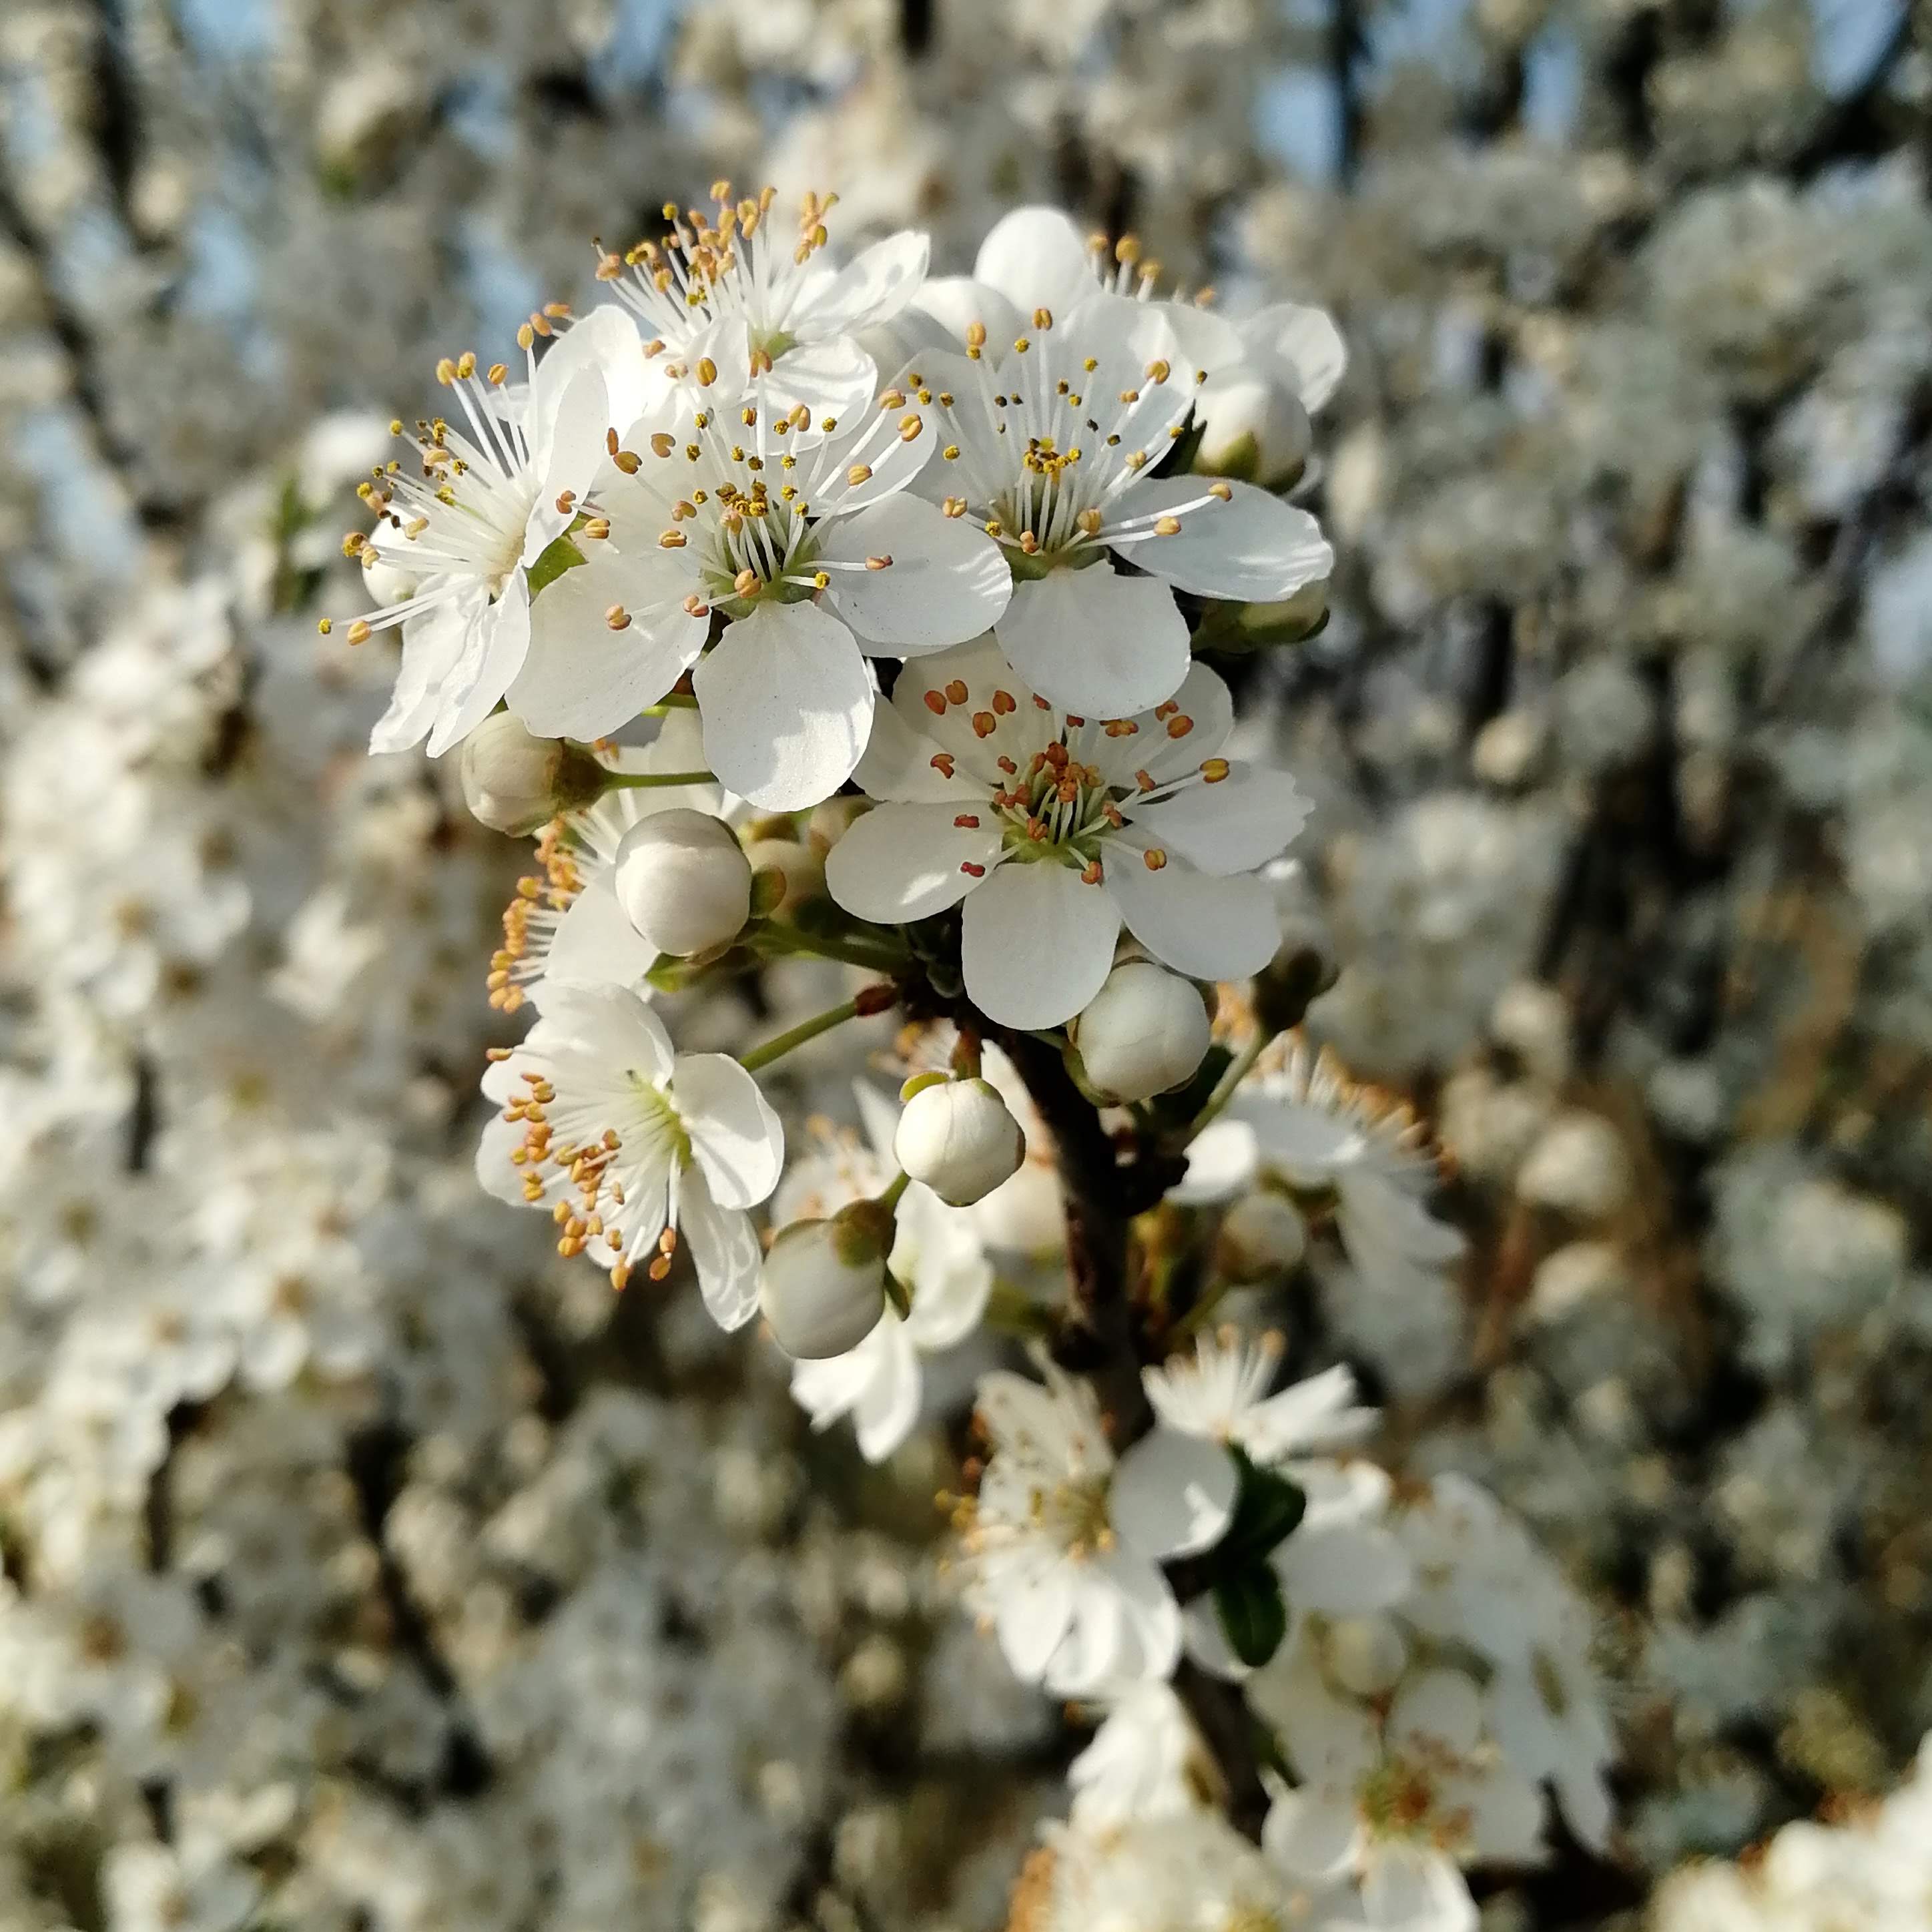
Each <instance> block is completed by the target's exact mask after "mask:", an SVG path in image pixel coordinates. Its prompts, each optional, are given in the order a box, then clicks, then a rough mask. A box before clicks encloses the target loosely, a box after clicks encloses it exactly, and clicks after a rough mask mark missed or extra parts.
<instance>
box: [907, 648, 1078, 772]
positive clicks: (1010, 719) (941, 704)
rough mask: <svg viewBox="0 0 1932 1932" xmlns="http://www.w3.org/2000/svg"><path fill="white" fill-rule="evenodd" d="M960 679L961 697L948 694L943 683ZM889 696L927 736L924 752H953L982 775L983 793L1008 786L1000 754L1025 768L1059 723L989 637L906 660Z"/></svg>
mask: <svg viewBox="0 0 1932 1932" xmlns="http://www.w3.org/2000/svg"><path fill="white" fill-rule="evenodd" d="M956 685H965V688H966V695H965V697H964V698H963V699H954V698H951V697H948V696H947V691H948V690H949V689H950V688H953V687H954V686H956ZM1009 698H1010V699H1011V700H1013V702H1012V703H1011V705H1009V704H1008V703H1007V700H1008V699H1009ZM1043 703H1044V700H1041V701H1040V702H1038V703H1037V702H1036V701H1035V700H1034V694H1033V691H1032V689H1031V687H1030V686H1029V685H1028V683H1027V682H1026V681H1025V679H1023V678H1022V677H1020V676H1017V675H1016V673H1015V671H1014V670H1013V667H1012V666H1011V665H1010V664H1008V663H1007V659H1006V657H1005V655H1004V653H1003V652H1001V649H1000V646H999V643H998V640H997V639H996V638H994V637H981V638H977V639H975V640H974V642H972V643H970V644H961V645H959V646H956V647H955V648H954V649H952V650H950V651H941V652H939V653H938V655H935V656H932V657H929V658H919V659H918V660H917V661H916V662H914V663H911V664H907V667H906V668H905V670H904V673H902V674H901V676H900V678H899V679H898V682H897V683H896V684H895V685H893V686H892V708H893V709H895V711H897V712H898V714H899V715H900V716H901V718H904V721H905V722H906V724H907V726H908V727H909V728H910V729H911V730H913V731H915V732H917V733H919V734H921V735H922V736H924V737H926V739H929V740H930V741H931V742H930V743H929V745H928V746H927V757H928V758H929V759H930V757H932V754H933V753H934V752H935V751H947V752H949V753H950V754H952V757H953V760H954V762H955V763H956V764H957V766H958V767H959V770H960V771H961V772H965V773H968V774H970V775H971V776H972V777H973V778H975V779H977V780H978V781H980V793H981V795H982V796H984V795H985V793H986V792H987V791H989V790H1004V788H1005V786H1006V784H1007V776H1008V774H1007V772H1006V771H1005V770H1004V769H1003V768H1002V767H1001V764H1000V763H999V760H1001V758H1002V757H1006V758H1009V759H1010V760H1012V762H1013V764H1015V765H1016V766H1019V768H1020V769H1022V770H1024V769H1025V768H1026V767H1027V766H1028V764H1029V763H1031V761H1032V758H1033V756H1034V753H1035V752H1036V751H1043V750H1044V749H1045V748H1046V745H1047V744H1048V743H1049V742H1050V741H1051V739H1052V738H1053V736H1054V735H1055V732H1056V730H1058V724H1059V720H1058V718H1057V717H1056V716H1055V715H1054V713H1053V712H1052V711H1051V710H1050V709H1042V704H1043ZM989 720H990V728H986V727H988V725H989ZM983 729H984V730H985V731H986V735H985V736H981V732H982V730H983Z"/></svg>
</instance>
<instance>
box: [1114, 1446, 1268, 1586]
mask: <svg viewBox="0 0 1932 1932" xmlns="http://www.w3.org/2000/svg"><path fill="white" fill-rule="evenodd" d="M1239 1487H1241V1484H1240V1478H1239V1476H1238V1474H1237V1472H1236V1470H1235V1459H1234V1458H1233V1457H1232V1456H1230V1455H1229V1454H1228V1452H1227V1451H1226V1450H1225V1449H1224V1448H1222V1447H1221V1445H1220V1444H1219V1443H1218V1442H1208V1441H1206V1440H1204V1439H1202V1437H1200V1436H1184V1435H1182V1434H1181V1433H1180V1432H1179V1431H1178V1430H1172V1429H1166V1428H1160V1429H1156V1430H1154V1431H1153V1432H1152V1433H1151V1434H1148V1435H1146V1436H1142V1438H1141V1439H1140V1440H1139V1442H1136V1444H1135V1445H1133V1448H1130V1449H1129V1450H1128V1451H1127V1453H1126V1454H1124V1456H1122V1457H1121V1460H1120V1463H1119V1465H1118V1467H1117V1468H1116V1469H1115V1471H1114V1481H1113V1487H1112V1488H1111V1489H1110V1490H1109V1491H1108V1493H1107V1514H1108V1516H1109V1519H1110V1520H1111V1521H1112V1523H1113V1526H1114V1527H1115V1529H1117V1530H1118V1531H1119V1532H1120V1533H1121V1537H1122V1538H1124V1540H1125V1541H1126V1542H1127V1544H1128V1546H1129V1547H1130V1548H1132V1549H1133V1550H1136V1551H1138V1552H1139V1553H1140V1554H1141V1555H1142V1556H1151V1557H1160V1558H1166V1557H1170V1556H1196V1555H1198V1554H1199V1553H1200V1552H1201V1551H1202V1550H1209V1549H1211V1548H1213V1547H1214V1545H1215V1544H1217V1543H1218V1542H1220V1540H1221V1538H1222V1537H1223V1535H1226V1532H1227V1528H1228V1526H1229V1523H1231V1522H1232V1521H1233V1520H1234V1515H1235V1492H1236V1490H1238V1488H1239Z"/></svg>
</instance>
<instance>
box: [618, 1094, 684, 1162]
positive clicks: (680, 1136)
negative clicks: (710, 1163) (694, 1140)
mask: <svg viewBox="0 0 1932 1932" xmlns="http://www.w3.org/2000/svg"><path fill="white" fill-rule="evenodd" d="M626 1077H627V1078H628V1079H629V1081H630V1083H631V1088H632V1089H633V1091H634V1092H635V1093H636V1094H637V1098H638V1099H639V1100H640V1101H642V1102H643V1105H644V1109H645V1111H646V1112H648V1113H649V1115H650V1116H651V1118H652V1121H653V1123H654V1124H655V1126H656V1127H657V1128H658V1130H659V1132H661V1133H662V1134H663V1135H664V1137H665V1138H666V1139H667V1140H668V1141H669V1142H670V1151H671V1160H672V1161H673V1163H674V1164H675V1165H676V1167H677V1168H678V1169H679V1172H682V1170H683V1169H685V1168H687V1167H688V1166H690V1165H691V1136H690V1135H689V1134H688V1133H685V1127H684V1122H683V1121H682V1120H681V1119H680V1118H679V1115H678V1111H677V1109H676V1107H674V1106H672V1104H671V1101H670V1096H669V1095H668V1094H666V1093H664V1091H662V1089H661V1088H656V1087H653V1086H652V1085H651V1083H650V1082H649V1081H648V1080H646V1079H645V1078H644V1076H643V1075H642V1074H641V1073H637V1071H635V1070H631V1072H630V1073H628V1075H627V1076H626Z"/></svg>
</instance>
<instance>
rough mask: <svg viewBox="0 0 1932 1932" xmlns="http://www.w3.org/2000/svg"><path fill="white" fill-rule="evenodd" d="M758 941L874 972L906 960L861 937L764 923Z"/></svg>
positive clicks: (773, 949) (776, 950) (894, 967)
mask: <svg viewBox="0 0 1932 1932" xmlns="http://www.w3.org/2000/svg"><path fill="white" fill-rule="evenodd" d="M757 944H758V945H759V947H760V948H762V949H763V950H766V951H769V952H772V953H798V954H803V955H805V956H808V957H809V958H811V959H837V960H841V961H842V962H844V964H845V965H847V966H862V967H864V968H866V969H867V970H868V971H871V972H874V973H895V972H897V971H898V969H899V968H901V967H902V966H903V965H904V964H905V963H906V955H905V954H904V953H901V952H898V951H897V950H894V949H893V948H892V947H888V946H884V945H875V944H873V943H872V942H871V941H868V940H863V939H833V938H829V937H827V936H826V935H822V934H819V933H807V932H799V931H798V930H797V929H796V928H791V927H778V926H766V928H765V929H763V932H760V934H759V935H757Z"/></svg>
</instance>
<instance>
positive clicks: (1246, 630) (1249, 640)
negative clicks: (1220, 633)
mask: <svg viewBox="0 0 1932 1932" xmlns="http://www.w3.org/2000/svg"><path fill="white" fill-rule="evenodd" d="M1327 624H1328V579H1327V578H1326V577H1318V578H1317V579H1316V580H1315V581H1314V582H1313V583H1304V585H1303V586H1301V589H1299V590H1298V591H1297V592H1295V595H1293V596H1292V597H1288V598H1283V599H1282V600H1281V601H1280V602H1279V603H1275V604H1243V605H1242V606H1241V621H1240V623H1239V625H1238V627H1237V628H1236V631H1235V640H1236V641H1237V643H1238V645H1239V646H1240V647H1241V648H1243V649H1257V650H1258V649H1261V648H1262V647H1263V646H1267V645H1274V644H1303V643H1307V641H1308V640H1309V639H1310V637H1315V636H1316V635H1317V634H1319V632H1320V631H1322V629H1323V628H1325V626H1326V625H1327Z"/></svg>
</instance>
